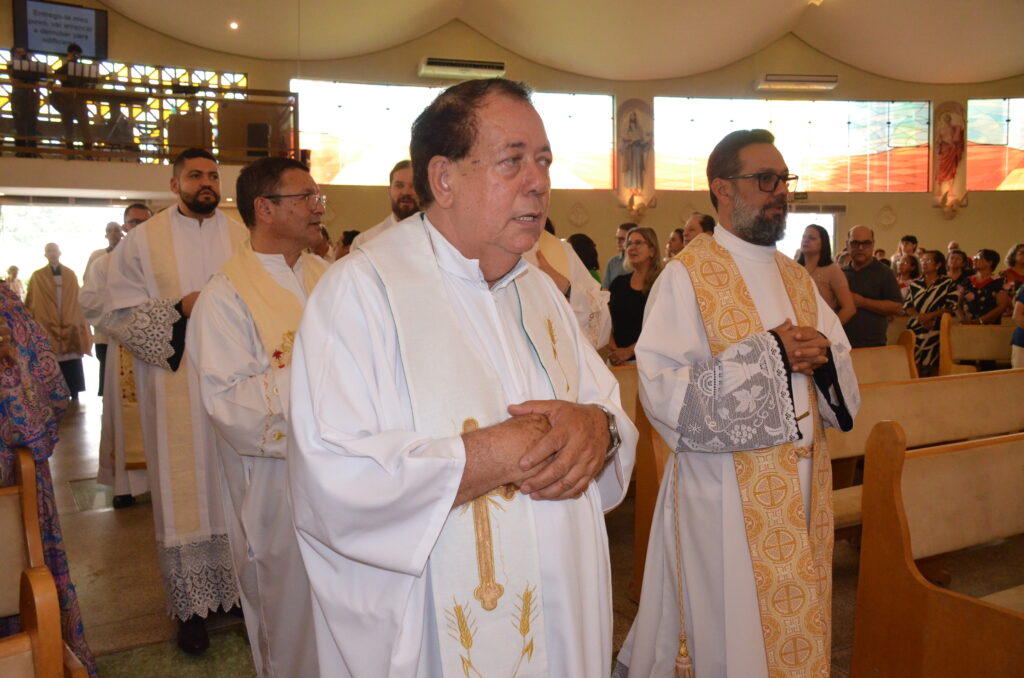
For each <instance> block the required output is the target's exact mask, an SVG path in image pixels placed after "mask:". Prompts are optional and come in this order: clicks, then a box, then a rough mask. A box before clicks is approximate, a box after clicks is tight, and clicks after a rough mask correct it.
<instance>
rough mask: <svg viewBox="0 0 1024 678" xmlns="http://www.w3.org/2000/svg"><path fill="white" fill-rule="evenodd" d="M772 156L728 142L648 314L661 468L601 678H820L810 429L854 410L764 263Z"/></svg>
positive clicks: (751, 135)
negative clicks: (705, 226) (616, 648)
mask: <svg viewBox="0 0 1024 678" xmlns="http://www.w3.org/2000/svg"><path fill="white" fill-rule="evenodd" d="M773 142H774V137H773V136H772V134H771V132H768V131H767V130H739V131H736V132H732V133H730V134H728V135H726V136H725V138H723V139H722V140H721V141H720V142H719V143H718V145H717V146H716V147H715V149H714V150H713V151H712V152H711V155H710V157H709V158H708V167H707V177H708V184H709V186H710V192H711V202H712V203H713V204H714V205H715V207H716V209H717V210H718V217H719V226H718V227H716V228H715V232H714V235H700V236H697V238H696V239H694V240H693V241H692V242H691V243H690V244H689V245H687V247H686V249H684V250H683V253H682V254H681V255H680V256H679V257H677V258H676V259H675V260H674V261H671V262H669V264H668V265H667V266H666V267H665V270H664V271H663V272H662V274H661V276H660V277H659V278H658V281H657V283H655V285H654V289H653V290H652V291H651V297H650V299H649V300H648V303H647V312H646V317H645V318H644V330H643V333H642V334H641V336H640V341H639V342H638V343H637V350H636V354H637V370H638V372H639V375H640V398H641V402H642V403H643V407H644V411H645V412H646V414H647V417H648V418H649V419H650V421H651V423H652V424H653V426H654V428H655V430H656V431H657V434H658V435H660V436H661V437H662V438H663V439H664V440H665V442H666V443H667V444H668V446H669V447H670V448H671V449H672V450H673V452H674V454H673V455H672V459H671V460H669V462H668V463H667V464H666V467H665V474H664V477H663V479H662V486H661V490H660V492H659V494H658V502H659V506H658V507H657V509H656V511H655V514H654V516H655V517H654V523H653V525H652V528H651V536H650V542H649V545H648V548H647V562H646V566H645V569H644V581H643V589H642V592H641V597H640V608H639V610H638V612H637V616H636V620H635V622H634V624H633V628H632V629H631V630H630V633H629V636H628V638H627V640H626V643H625V645H624V646H623V649H622V651H621V652H620V654H619V656H618V659H619V662H620V665H619V666H617V667H616V673H615V675H616V676H629V678H665V677H667V676H673V675H676V676H678V675H687V673H686V672H688V671H692V672H693V674H694V675H697V676H700V678H719V677H724V676H742V677H743V678H767V677H768V676H815V677H817V678H828V675H829V668H830V661H829V653H830V649H831V648H830V643H831V636H830V632H831V585H832V543H833V533H832V480H831V467H830V464H829V457H828V450H827V448H826V446H825V436H824V435H823V427H824V426H837V427H839V428H841V429H842V430H849V428H850V427H851V426H852V424H853V417H854V416H855V414H856V412H857V409H858V405H859V399H860V394H859V392H858V390H857V382H856V378H855V377H854V375H853V369H852V365H851V362H850V347H849V344H848V343H847V341H846V337H845V335H844V334H843V329H842V326H841V325H840V323H839V319H838V318H836V315H835V313H833V312H832V309H830V308H829V307H828V306H827V305H826V304H824V303H823V302H822V300H821V297H820V296H819V295H818V292H817V289H816V287H815V285H814V281H813V280H812V279H811V277H810V276H809V275H808V274H807V271H806V270H805V269H804V268H803V267H802V266H800V265H799V264H798V263H796V262H795V261H793V260H792V259H791V258H789V257H787V256H785V255H783V254H782V253H780V252H779V251H778V250H777V249H776V246H775V245H776V242H777V241H778V240H780V239H781V238H782V236H783V233H784V231H785V225H786V210H787V206H786V198H787V195H788V191H789V184H790V182H792V181H795V180H796V177H795V176H793V175H791V174H790V173H789V170H788V168H787V166H786V162H785V160H784V159H783V157H782V155H781V154H780V153H779V151H778V150H777V149H776V147H775V145H774V143H773ZM866 251H867V253H868V256H869V257H870V254H871V249H870V248H868V249H867V250H866ZM594 675H597V674H594Z"/></svg>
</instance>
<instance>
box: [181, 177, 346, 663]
mask: <svg viewBox="0 0 1024 678" xmlns="http://www.w3.org/2000/svg"><path fill="white" fill-rule="evenodd" d="M236 186H237V191H236V194H237V196H238V212H239V214H241V215H242V219H243V220H244V221H245V223H246V226H248V227H249V233H250V239H249V241H248V242H246V243H243V244H242V246H241V247H238V248H236V249H235V252H234V254H232V256H231V258H230V259H228V261H227V262H226V263H225V264H224V266H223V267H222V268H221V269H220V272H219V273H218V274H217V275H215V276H214V277H213V279H211V280H210V282H209V283H208V284H207V285H206V287H204V288H203V292H202V294H201V295H200V296H199V300H198V301H197V302H196V307H195V310H194V312H193V314H192V318H191V321H190V322H189V328H188V336H187V339H186V342H185V343H186V347H187V350H188V354H189V358H190V359H191V360H192V365H193V366H194V369H195V370H196V371H197V372H198V375H199V392H200V394H201V396H202V400H203V408H204V409H205V410H206V413H207V414H208V415H209V417H210V421H211V422H212V424H213V428H214V431H216V434H217V457H218V459H219V460H220V470H221V481H222V483H223V489H224V492H223V497H224V512H225V514H226V516H227V519H228V521H227V527H228V536H229V537H230V539H231V551H232V554H233V556H234V564H235V577H236V579H237V580H238V585H239V588H240V589H241V597H242V609H244V610H245V626H246V629H247V630H248V632H249V646H250V649H251V650H252V655H253V660H254V662H255V664H256V673H257V674H258V675H259V676H260V678H292V677H294V678H317V676H318V675H319V671H318V668H317V658H316V644H315V633H314V630H313V600H312V597H311V595H310V591H309V580H308V579H307V578H306V570H305V569H304V568H303V566H302V558H301V556H300V555H299V543H298V540H297V539H296V536H295V529H294V527H293V526H292V517H291V511H290V509H289V506H288V459H287V449H288V437H289V436H288V383H289V377H290V376H291V352H292V344H293V341H294V338H295V330H297V329H298V327H299V319H300V318H301V317H302V309H303V307H304V306H305V303H306V298H307V297H308V295H309V293H310V292H312V291H313V287H314V286H315V285H316V283H317V281H319V280H320V276H321V275H323V272H324V271H325V270H326V269H327V266H326V264H325V263H324V262H323V260H321V259H320V257H318V256H317V255H315V254H310V253H307V252H304V250H305V249H306V248H307V247H309V246H310V245H312V244H313V243H315V242H316V241H317V240H318V239H319V238H320V229H321V228H322V223H321V220H322V219H323V216H324V208H325V200H324V197H323V195H321V193H320V189H319V188H318V187H317V185H316V182H315V181H313V177H312V176H310V174H309V170H308V169H306V166H305V165H303V164H301V163H300V162H298V161H297V160H292V159H289V158H261V159H259V160H256V161H255V162H253V163H252V164H250V165H248V166H247V167H245V168H244V169H243V170H242V172H241V173H240V174H239V175H238V182H237V184H236ZM342 416H344V415H342Z"/></svg>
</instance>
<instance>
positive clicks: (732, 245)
mask: <svg viewBox="0 0 1024 678" xmlns="http://www.w3.org/2000/svg"><path fill="white" fill-rule="evenodd" d="M714 238H715V242H717V243H718V244H719V245H721V246H722V247H724V248H725V249H727V250H728V251H729V253H730V254H732V255H733V256H739V257H743V258H744V259H752V260H754V261H762V262H764V261H774V259H775V252H776V251H777V250H776V249H775V246H774V245H755V244H754V243H752V242H747V241H746V240H744V239H743V238H741V237H739V236H738V235H735V234H733V233H731V232H730V231H728V230H726V228H725V227H724V226H722V225H721V224H718V225H717V226H716V227H715V235H714Z"/></svg>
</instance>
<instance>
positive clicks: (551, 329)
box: [545, 318, 571, 393]
mask: <svg viewBox="0 0 1024 678" xmlns="http://www.w3.org/2000/svg"><path fill="white" fill-rule="evenodd" d="M545 320H546V321H547V327H548V338H549V339H551V355H552V356H553V357H554V359H555V362H556V363H558V369H559V370H561V372H562V379H563V380H565V392H566V393H569V391H570V388H571V387H570V385H569V376H568V375H567V374H566V373H565V368H564V367H562V363H561V362H559V360H558V335H557V334H555V323H554V322H552V320H551V318H545Z"/></svg>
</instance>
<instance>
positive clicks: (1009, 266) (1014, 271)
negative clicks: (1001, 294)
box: [1000, 242, 1024, 299]
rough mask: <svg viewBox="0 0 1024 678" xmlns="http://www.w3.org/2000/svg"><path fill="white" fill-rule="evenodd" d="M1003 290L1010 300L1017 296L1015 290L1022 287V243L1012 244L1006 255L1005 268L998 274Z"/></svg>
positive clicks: (1023, 269)
mask: <svg viewBox="0 0 1024 678" xmlns="http://www.w3.org/2000/svg"><path fill="white" fill-rule="evenodd" d="M1000 275H1001V276H1002V278H1003V282H1004V285H1003V288H1004V289H1005V290H1006V293H1007V294H1008V295H1009V296H1010V298H1011V299H1013V298H1014V297H1016V296H1017V290H1019V289H1020V288H1021V286H1024V242H1019V243H1016V244H1014V246H1013V247H1011V248H1010V250H1009V251H1008V252H1007V253H1006V268H1004V269H1003V272H1002V273H1001V274H1000Z"/></svg>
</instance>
